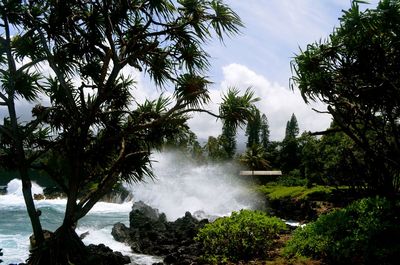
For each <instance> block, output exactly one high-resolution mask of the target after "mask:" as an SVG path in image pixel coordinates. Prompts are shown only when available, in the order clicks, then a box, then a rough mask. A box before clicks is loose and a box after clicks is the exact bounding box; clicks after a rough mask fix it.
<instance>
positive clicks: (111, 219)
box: [0, 152, 258, 265]
mask: <svg viewBox="0 0 400 265" xmlns="http://www.w3.org/2000/svg"><path fill="white" fill-rule="evenodd" d="M152 160H153V161H154V162H153V171H154V175H155V179H154V180H147V181H146V182H144V183H137V184H134V185H127V188H128V189H130V191H131V192H132V194H133V197H134V200H135V201H143V202H145V203H146V204H148V205H150V206H152V207H154V208H157V209H159V211H160V212H164V213H165V214H166V216H167V218H168V220H171V221H173V220H175V219H177V218H179V217H182V216H184V214H185V212H186V211H190V212H192V213H194V212H199V211H200V212H201V213H203V214H204V215H205V216H224V215H229V214H230V213H231V212H232V211H238V210H240V209H244V208H246V209H249V208H256V207H258V206H257V203H258V198H257V196H256V195H255V193H254V192H252V191H251V190H250V189H249V187H248V183H247V182H246V181H244V180H243V179H241V177H240V176H239V174H238V168H237V167H236V166H235V165H234V164H231V163H219V164H201V165H199V164H197V163H194V162H193V161H192V160H191V159H188V158H187V157H185V156H184V155H182V154H180V153H177V152H164V153H157V154H154V155H153V157H152ZM32 193H33V194H42V193H43V189H42V188H41V187H40V186H38V185H37V184H35V183H34V184H33V187H32ZM35 204H36V207H37V209H40V210H41V212H42V214H41V216H40V219H41V222H42V225H43V228H44V229H47V230H50V231H54V230H55V229H57V228H58V227H59V226H60V225H61V223H62V220H63V215H64V211H65V205H66V200H65V199H54V200H40V201H35ZM131 207H132V202H125V203H122V204H115V203H105V202H99V203H97V204H96V205H95V206H94V207H93V209H92V210H91V211H90V212H89V214H88V215H87V216H85V217H84V218H82V219H81V220H80V221H79V223H78V227H77V233H78V234H82V233H86V232H89V234H88V235H87V236H86V237H85V238H84V240H83V241H84V243H85V244H101V243H102V244H105V245H106V246H108V247H110V248H111V249H113V250H114V251H120V252H121V253H122V254H124V255H128V256H130V257H131V260H132V262H134V263H133V264H143V265H145V264H153V263H155V262H160V261H161V260H162V259H161V258H160V257H152V256H147V255H139V254H135V253H132V252H131V249H130V247H129V246H127V245H125V244H123V243H120V242H117V241H115V240H114V239H113V237H112V235H111V230H112V227H113V225H114V224H115V223H117V222H121V223H124V224H125V225H128V223H129V212H130V211H131ZM31 234H32V228H31V226H30V221H29V218H28V215H27V212H26V208H25V203H24V200H23V196H22V189H21V182H20V181H19V180H16V179H14V180H12V181H11V182H10V183H8V185H7V194H6V195H0V248H2V249H3V254H4V256H3V257H0V259H2V260H3V261H4V263H3V264H9V263H19V262H24V261H25V260H26V259H27V257H28V253H29V236H30V235H31Z"/></svg>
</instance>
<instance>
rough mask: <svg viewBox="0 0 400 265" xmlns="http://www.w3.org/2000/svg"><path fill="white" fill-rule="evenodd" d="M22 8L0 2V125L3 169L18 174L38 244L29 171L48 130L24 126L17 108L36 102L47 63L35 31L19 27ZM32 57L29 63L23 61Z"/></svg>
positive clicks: (40, 239)
mask: <svg viewBox="0 0 400 265" xmlns="http://www.w3.org/2000/svg"><path fill="white" fill-rule="evenodd" d="M22 12H23V7H22V6H21V5H20V4H19V3H18V2H16V1H2V2H1V3H0V34H1V36H0V82H1V86H0V107H1V108H2V109H1V111H2V113H8V115H5V118H4V121H3V122H2V124H1V125H0V166H1V167H2V168H5V169H7V170H16V171H18V172H19V175H20V178H21V181H22V193H23V197H24V199H25V203H26V208H27V212H28V215H29V217H30V220H31V224H32V228H33V231H34V234H35V236H36V240H37V242H38V243H42V242H43V241H44V238H43V231H42V227H41V224H40V220H39V214H38V212H37V211H36V208H35V204H34V202H33V198H32V191H31V186H32V183H31V180H30V178H29V168H30V167H31V166H32V163H33V162H34V161H36V160H37V158H38V157H40V155H41V153H42V150H39V149H36V146H35V144H33V143H36V142H37V141H38V140H39V139H43V137H44V136H45V135H46V131H45V130H42V129H41V128H40V127H39V126H38V125H39V123H38V122H37V121H32V122H29V123H21V122H20V120H19V115H20V114H19V113H18V109H17V102H18V101H19V100H25V101H28V102H29V101H33V100H35V99H37V96H38V93H39V91H40V85H39V84H38V82H39V81H40V75H39V74H38V72H37V71H36V70H37V69H35V67H36V66H37V64H38V63H39V62H41V61H43V60H44V56H43V54H42V53H41V51H40V50H37V49H36V47H35V46H36V45H35V43H34V39H33V38H32V36H33V32H32V31H25V30H23V29H21V28H18V27H17V26H18V25H21V24H22V16H21V14H22ZM27 56H29V58H30V60H29V61H24V58H26V57H27Z"/></svg>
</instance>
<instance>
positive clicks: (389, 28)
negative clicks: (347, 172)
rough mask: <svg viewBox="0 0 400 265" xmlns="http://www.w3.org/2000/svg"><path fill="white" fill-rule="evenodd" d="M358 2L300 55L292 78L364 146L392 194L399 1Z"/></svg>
mask: <svg viewBox="0 0 400 265" xmlns="http://www.w3.org/2000/svg"><path fill="white" fill-rule="evenodd" d="M358 2H359V1H353V3H352V7H351V8H350V9H349V10H347V11H344V13H343V16H342V17H341V18H340V26H339V27H338V28H337V29H335V31H334V32H333V33H332V34H331V35H330V36H329V38H328V39H327V40H326V41H325V42H321V41H320V42H316V43H313V44H309V45H308V46H307V48H306V49H305V50H304V51H301V52H300V54H298V55H297V56H296V57H295V59H294V60H293V62H292V67H293V70H294V77H293V79H292V80H293V84H294V85H298V87H299V89H300V91H301V94H302V96H303V98H304V100H305V101H306V102H309V101H313V100H321V101H322V102H324V103H325V104H327V105H328V107H327V109H328V112H329V113H330V114H332V116H333V118H334V120H335V122H336V124H337V125H338V126H339V128H340V129H341V130H343V132H344V133H346V134H347V135H348V136H349V137H350V138H351V139H352V141H354V142H355V143H356V144H357V145H358V146H359V147H360V148H361V149H362V150H364V153H365V155H364V159H365V161H368V163H367V164H368V165H369V170H370V174H371V175H373V176H374V177H373V178H372V179H371V180H370V185H371V186H373V187H375V188H376V189H377V190H378V191H380V192H383V193H390V192H392V191H394V190H396V189H397V190H398V188H399V182H398V177H399V172H400V148H399V147H400V133H399V132H400V131H399V130H400V124H399V119H400V89H399V87H400V86H399V85H400V78H399V74H400V68H399V67H398V66H399V63H400V2H399V1H392V0H382V1H380V2H379V4H378V6H377V8H375V9H366V10H365V11H361V10H360V7H359V3H358ZM396 179H397V181H396Z"/></svg>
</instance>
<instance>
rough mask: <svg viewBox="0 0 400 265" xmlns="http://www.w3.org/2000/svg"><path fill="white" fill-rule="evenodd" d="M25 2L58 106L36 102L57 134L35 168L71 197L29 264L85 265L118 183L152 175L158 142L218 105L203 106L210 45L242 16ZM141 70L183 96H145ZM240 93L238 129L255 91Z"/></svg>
mask: <svg viewBox="0 0 400 265" xmlns="http://www.w3.org/2000/svg"><path fill="white" fill-rule="evenodd" d="M17 2H18V1H14V0H10V1H7V4H8V5H9V6H13V5H14V4H16V3H17ZM2 3H3V4H4V3H5V1H3V2H2ZM18 3H20V2H18ZM20 6H21V7H22V9H23V10H22V13H21V14H13V15H16V16H17V18H19V20H18V23H19V24H18V25H16V27H20V28H24V29H26V31H27V32H29V33H30V34H32V35H33V38H31V39H30V40H31V42H33V43H34V44H35V47H34V48H35V49H36V46H37V47H38V49H36V50H37V51H42V52H43V56H44V57H45V58H46V62H47V63H48V65H49V66H50V68H51V71H52V72H51V75H50V76H48V78H47V82H45V83H44V82H40V83H39V82H37V85H38V86H42V88H43V89H44V90H45V92H46V94H47V95H48V97H49V98H50V106H36V107H35V108H34V109H33V114H34V119H35V123H36V124H41V126H43V127H44V128H45V129H47V130H49V131H51V133H50V134H49V135H48V137H49V138H48V139H47V141H40V142H37V146H36V147H35V148H38V149H43V150H47V149H48V150H49V151H48V156H47V157H48V159H47V160H43V161H40V163H36V164H35V165H34V166H35V167H36V168H40V169H42V170H44V171H46V172H47V173H48V174H49V175H50V177H51V178H52V179H54V180H55V181H56V182H57V183H58V185H59V186H60V188H61V189H63V191H64V192H65V193H66V194H67V197H68V198H67V205H66V210H65V216H64V220H63V223H62V225H61V227H60V228H58V229H57V231H56V232H55V235H54V236H53V237H52V239H51V242H49V243H48V244H46V246H45V247H40V246H39V248H37V249H35V251H34V252H33V254H32V256H31V258H30V261H29V263H30V264H71V263H75V264H77V263H79V264H84V263H85V262H86V261H85V258H86V257H87V253H86V248H85V246H84V245H83V243H82V241H81V240H80V238H79V237H78V236H77V234H76V233H75V231H74V228H75V227H76V223H77V221H78V220H79V219H80V218H82V217H83V216H85V215H86V214H87V213H88V212H89V211H90V209H91V208H92V207H93V206H94V205H95V203H96V202H97V201H98V200H99V199H100V198H101V197H102V196H103V195H104V194H105V193H106V192H107V191H109V190H110V189H111V188H112V187H113V186H114V185H115V183H117V182H118V181H120V180H125V181H140V180H142V179H143V178H144V177H145V176H151V175H152V172H151V168H150V158H149V156H150V154H151V150H152V149H153V148H158V147H160V145H161V144H162V143H164V141H165V138H166V136H168V135H171V134H175V133H177V132H179V130H180V128H182V126H184V123H185V121H186V120H187V119H188V116H187V115H186V114H187V113H189V112H192V111H205V112H208V111H206V110H203V109H202V105H203V104H204V103H207V102H208V100H209V96H208V90H207V85H208V84H209V81H208V80H207V79H206V78H204V77H203V74H204V71H205V70H206V69H207V67H208V65H209V64H208V55H207V54H206V53H205V52H204V50H203V49H202V48H201V45H202V44H203V43H204V42H206V41H207V40H209V39H210V38H212V37H213V36H215V35H216V36H217V37H218V38H220V39H221V40H222V38H223V36H224V35H225V34H228V35H231V34H235V33H237V32H238V29H239V27H240V26H242V23H241V21H240V19H239V17H238V16H237V15H236V14H235V13H234V12H233V11H232V10H231V9H230V8H229V7H227V6H226V5H225V4H223V2H222V1H218V0H213V1H206V0H198V1H191V0H181V1H177V2H176V1H168V0H162V1H147V0H139V1H113V0H111V1H77V0H73V1H43V0H32V1H29V3H27V4H21V5H20ZM28 43H30V42H28ZM28 58H30V59H31V60H32V61H33V62H34V61H35V58H34V57H33V56H30V54H29V55H28ZM133 69H136V70H138V71H143V72H146V73H147V74H148V75H149V77H150V78H151V79H152V80H153V81H154V83H155V85H157V86H160V87H167V86H169V85H172V84H174V86H175V87H174V93H173V96H172V97H170V98H166V97H163V96H162V95H161V96H160V98H158V99H156V100H152V101H149V100H146V101H145V102H142V103H139V102H136V101H135V95H134V89H133V88H134V86H135V82H134V80H132V79H131V78H129V77H128V76H126V75H124V74H123V70H124V71H129V70H133ZM33 88H34V87H31V89H30V90H29V91H30V92H32V91H34V89H33ZM228 94H229V93H228ZM231 96H232V97H231ZM231 96H228V97H226V98H225V101H229V100H231V101H232V102H233V103H235V104H230V103H227V104H225V103H223V104H222V105H221V113H220V114H221V115H220V116H219V117H220V118H222V119H223V121H224V124H226V125H229V127H230V128H232V129H235V127H237V126H241V125H242V124H243V123H244V122H245V120H246V119H248V118H249V113H251V111H252V102H254V98H253V94H252V93H250V92H249V91H247V92H246V94H245V96H238V95H235V93H233V94H232V95H231ZM235 96H237V98H235ZM228 98H229V100H228ZM229 105H230V107H229V109H226V108H225V107H226V106H229ZM222 106H224V107H222Z"/></svg>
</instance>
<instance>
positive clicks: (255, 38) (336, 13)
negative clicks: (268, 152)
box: [189, 0, 377, 140]
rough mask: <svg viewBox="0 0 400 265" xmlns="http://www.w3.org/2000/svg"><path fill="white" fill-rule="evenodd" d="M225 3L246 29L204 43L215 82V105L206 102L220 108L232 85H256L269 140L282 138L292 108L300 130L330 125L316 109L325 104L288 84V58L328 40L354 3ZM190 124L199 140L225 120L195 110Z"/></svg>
mask: <svg viewBox="0 0 400 265" xmlns="http://www.w3.org/2000/svg"><path fill="white" fill-rule="evenodd" d="M370 2H371V4H370V5H364V8H366V7H370V8H374V7H376V3H377V1H370ZM225 3H227V4H228V5H229V6H230V7H231V8H232V9H233V10H234V11H235V12H236V13H237V14H238V15H239V16H240V17H241V19H242V21H243V23H244V25H245V28H243V29H242V30H241V34H240V35H239V36H235V37H232V38H230V39H227V40H225V42H224V44H221V43H220V42H218V41H216V42H213V43H211V44H210V45H208V46H207V47H206V49H207V51H208V52H209V53H210V55H211V56H212V58H211V65H212V68H211V69H210V74H209V76H210V78H211V80H212V81H213V82H214V84H213V85H212V86H211V89H210V94H211V98H212V101H213V104H210V105H209V106H208V107H209V108H210V109H211V110H213V111H217V110H218V104H219V103H220V102H221V94H222V93H223V92H224V91H226V89H227V88H228V87H230V86H234V87H236V88H239V89H240V90H243V91H244V90H245V89H246V88H247V87H252V89H253V90H254V91H255V94H256V95H257V96H258V97H260V98H261V101H260V102H258V104H257V107H258V108H259V109H260V111H261V112H262V113H265V114H266V116H267V118H268V121H269V125H270V133H271V136H270V137H271V140H282V138H283V137H284V133H285V128H286V122H287V121H288V120H289V119H290V117H291V115H292V113H294V114H295V115H296V117H297V120H298V123H299V127H300V132H302V131H305V130H307V131H321V130H324V129H326V128H328V127H329V124H330V122H331V116H330V115H328V114H320V113H316V112H314V111H313V110H312V108H316V109H318V110H324V109H326V107H325V106H324V105H323V104H321V103H316V104H313V105H306V104H305V103H304V101H303V99H302V97H301V96H300V94H299V92H298V91H297V89H295V90H294V91H292V89H291V88H290V85H289V79H290V77H291V70H290V61H291V60H292V59H293V57H294V56H295V54H298V53H299V51H300V48H301V49H305V48H306V46H307V44H310V43H313V42H315V41H319V40H324V39H326V38H327V37H328V36H329V34H330V33H332V31H333V30H334V27H337V26H339V19H338V18H339V17H341V15H342V10H347V9H349V8H350V6H351V1H350V0H246V1H240V0H226V1H225ZM189 124H190V126H191V128H192V130H193V131H194V132H195V133H196V134H197V135H198V137H199V138H200V139H204V138H205V139H206V138H207V137H208V136H209V135H213V136H216V135H219V134H220V133H221V123H220V122H216V121H215V120H213V119H212V118H211V117H209V116H207V115H204V114H202V115H195V116H194V117H193V119H192V120H191V121H190V122H189ZM242 134H243V133H242ZM242 138H243V135H242Z"/></svg>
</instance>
